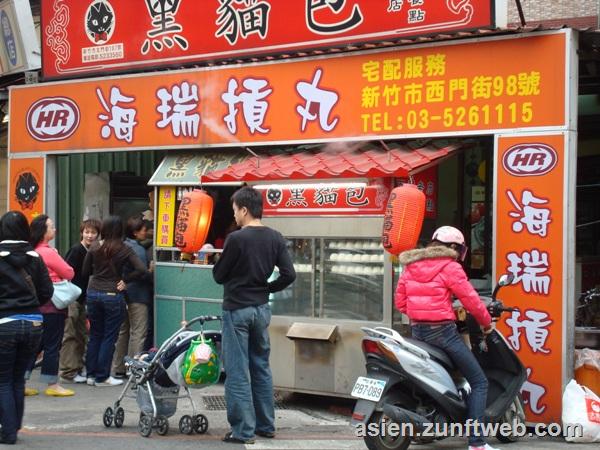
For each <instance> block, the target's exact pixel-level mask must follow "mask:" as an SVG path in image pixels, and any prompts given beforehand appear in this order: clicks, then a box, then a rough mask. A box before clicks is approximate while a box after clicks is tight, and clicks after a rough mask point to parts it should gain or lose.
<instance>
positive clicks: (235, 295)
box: [0, 187, 494, 450]
mask: <svg viewBox="0 0 600 450" xmlns="http://www.w3.org/2000/svg"><path fill="white" fill-rule="evenodd" d="M231 203H232V209H233V215H234V220H235V224H236V226H238V227H240V229H239V230H236V231H231V232H230V233H229V234H228V235H227V237H226V239H225V240H224V246H223V252H222V254H221V257H220V258H219V259H218V260H217V261H216V262H215V264H214V266H213V277H214V279H215V281H216V282H217V283H219V284H223V286H224V289H223V305H222V308H223V329H222V359H223V362H224V368H225V372H226V374H227V376H226V379H225V399H226V406H227V420H228V422H229V424H230V426H231V430H230V431H229V432H228V433H227V434H226V435H225V436H224V437H223V441H225V442H230V443H237V444H250V443H253V442H254V437H255V436H262V437H266V438H273V437H275V432H276V429H275V415H274V397H273V380H272V375H271V369H270V366H269V356H270V342H269V333H268V327H269V324H270V321H271V310H270V306H269V303H268V299H269V294H270V293H272V292H277V291H281V290H283V289H285V288H286V287H287V286H289V285H290V284H291V283H292V282H293V281H294V279H295V277H296V273H295V271H294V266H293V264H292V261H291V257H290V254H289V251H288V249H287V244H286V240H285V239H284V238H283V236H282V235H281V234H280V233H279V232H277V231H275V230H272V229H270V228H268V227H266V226H264V225H263V224H262V222H261V218H262V209H263V204H262V196H261V194H260V193H259V192H258V191H257V190H255V189H253V188H251V187H243V188H241V189H239V190H238V191H236V192H235V193H234V194H233V196H232V199H231ZM147 232H148V226H147V225H146V224H145V223H144V221H143V220H142V218H135V217H134V218H131V219H129V221H128V222H127V226H126V229H125V227H124V225H123V222H122V220H121V218H119V217H116V216H111V217H108V218H107V219H105V220H104V222H103V223H102V224H100V223H99V222H98V221H97V220H88V221H84V222H83V223H82V224H81V241H80V242H79V243H78V244H76V245H75V246H73V247H72V248H71V249H70V250H69V252H68V253H67V255H66V259H63V258H62V257H61V256H60V255H59V254H58V252H57V251H56V249H54V248H52V247H50V245H49V242H50V241H51V240H52V239H53V238H54V236H55V233H56V229H55V227H54V223H53V221H52V220H51V219H50V218H49V217H48V216H46V215H40V216H38V217H36V218H35V219H34V220H33V221H32V222H31V225H30V224H29V223H28V222H27V219H26V218H25V216H24V215H23V214H22V213H20V212H16V211H10V212H8V213H6V214H4V215H3V216H2V218H0V424H1V426H2V428H1V432H0V443H6V444H14V443H15V441H16V439H17V432H18V430H19V429H20V428H21V421H22V418H23V406H24V395H25V379H26V378H28V377H29V374H30V373H31V371H32V369H33V367H34V365H35V360H36V356H37V355H38V354H39V353H41V352H43V361H42V367H41V381H42V382H44V383H47V384H48V387H47V388H46V390H45V394H46V395H49V396H56V397H64V396H71V395H73V394H74V391H72V390H71V389H67V388H64V387H63V386H61V384H60V383H61V382H76V383H77V382H86V383H87V384H88V385H91V386H116V385H119V384H122V383H123V380H122V379H119V377H120V376H121V377H124V375H125V374H124V372H125V367H124V364H123V358H124V357H125V355H130V356H134V354H136V353H138V352H140V351H141V350H144V345H145V344H144V342H145V340H146V334H147V330H148V317H149V309H150V305H151V304H152V272H153V264H152V263H151V262H150V261H149V259H148V257H147V252H146V250H145V248H144V247H143V246H142V245H141V243H142V242H144V241H146V240H147ZM125 233H126V239H125ZM466 252H467V247H466V245H465V239H464V236H463V234H462V233H461V232H460V231H459V230H457V229H456V228H453V227H448V226H445V227H441V228H439V229H437V230H436V232H435V233H434V235H433V237H432V239H431V242H430V243H429V245H428V246H427V247H426V248H424V249H416V250H410V251H407V252H404V253H402V254H401V255H400V261H401V263H402V265H403V266H404V267H405V270H404V272H403V273H402V275H401V276H400V278H399V281H398V285H397V288H396V292H395V305H396V308H397V309H398V310H399V311H400V312H402V313H404V314H406V315H408V317H409V318H410V320H411V325H412V333H413V336H414V337H415V338H416V339H418V340H422V341H425V342H428V343H429V344H430V345H433V346H438V347H440V348H441V349H442V350H444V351H445V352H447V354H448V355H449V357H450V358H451V359H452V360H453V362H454V364H455V365H456V366H457V367H458V368H459V370H460V371H461V372H462V373H463V374H464V376H465V377H466V378H467V380H468V381H469V383H470V385H471V387H472V392H471V394H470V395H469V397H468V400H467V403H468V416H469V418H470V419H474V420H476V421H478V422H479V423H481V422H482V421H483V419H484V417H483V416H484V412H485V411H484V410H485V399H486V396H487V388H488V385H487V380H486V378H485V375H484V374H483V372H482V369H481V367H480V366H479V363H478V362H477V360H476V359H475V357H474V356H473V354H472V353H471V351H470V350H469V349H468V348H467V347H466V345H465V344H464V342H463V341H462V339H461V337H460V336H459V334H458V332H457V330H456V325H455V324H454V320H455V313H454V311H453V309H452V303H451V297H452V294H454V295H456V296H457V297H458V298H459V299H460V300H461V302H462V303H463V305H464V306H465V308H467V310H469V312H470V313H471V314H472V315H473V316H474V317H475V318H476V320H477V321H478V322H479V324H480V325H481V327H482V330H483V333H484V334H489V333H491V332H492V330H493V328H494V324H493V322H492V321H491V318H490V315H489V313H488V312H487V310H486V309H485V307H484V305H483V303H482V302H481V301H480V300H479V296H478V295H477V293H476V292H475V290H474V289H473V287H472V286H471V284H470V283H469V281H468V279H467V276H466V274H465V272H464V270H463V268H462V267H461V265H460V262H462V261H463V260H464V256H465V254H466ZM275 267H277V268H278V269H279V270H278V272H279V275H278V276H277V277H276V278H275V279H272V274H273V272H274V269H275ZM62 280H73V282H74V283H75V284H77V285H78V286H79V287H80V288H81V289H82V295H81V297H80V298H79V299H78V301H77V302H75V303H73V304H72V305H70V306H69V308H68V311H65V310H61V309H59V308H57V307H56V306H55V305H54V304H53V302H52V301H51V298H52V295H53V290H54V285H53V283H58V282H61V281H62ZM84 304H85V307H84ZM86 314H87V318H88V320H89V325H90V329H89V342H88V343H87V351H86V352H85V357H84V349H85V348H86V342H85V341H86ZM61 345H62V350H61ZM115 348H116V351H115ZM59 369H60V372H61V373H60V376H59ZM111 370H112V373H111ZM32 393H35V392H32ZM469 449H470V450H494V449H493V448H492V447H491V446H489V444H487V443H486V442H485V440H484V439H483V437H480V436H478V435H477V436H473V437H469Z"/></svg>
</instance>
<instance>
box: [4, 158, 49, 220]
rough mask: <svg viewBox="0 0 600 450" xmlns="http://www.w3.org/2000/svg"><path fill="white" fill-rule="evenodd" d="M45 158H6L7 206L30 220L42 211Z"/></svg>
mask: <svg viewBox="0 0 600 450" xmlns="http://www.w3.org/2000/svg"><path fill="white" fill-rule="evenodd" d="M44 163H45V158H27V159H9V160H8V173H9V175H8V180H9V184H8V208H9V209H10V210H11V211H21V212H22V213H23V214H25V215H26V216H27V218H28V219H29V220H30V221H31V220H32V219H33V218H34V217H36V216H38V215H40V214H42V213H43V212H44V191H45V188H44V184H45V176H44Z"/></svg>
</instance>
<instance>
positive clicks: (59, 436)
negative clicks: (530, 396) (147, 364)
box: [17, 372, 598, 450]
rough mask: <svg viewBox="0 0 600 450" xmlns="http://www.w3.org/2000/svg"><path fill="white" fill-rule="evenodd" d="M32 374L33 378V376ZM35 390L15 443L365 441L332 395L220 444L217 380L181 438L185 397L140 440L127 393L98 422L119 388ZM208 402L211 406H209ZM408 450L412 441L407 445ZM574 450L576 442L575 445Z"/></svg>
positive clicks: (106, 445)
mask: <svg viewBox="0 0 600 450" xmlns="http://www.w3.org/2000/svg"><path fill="white" fill-rule="evenodd" d="M38 376H39V375H38V373H37V372H36V373H34V375H33V377H32V379H33V380H37V379H38ZM28 386H29V387H34V388H37V389H39V390H40V394H39V395H37V396H33V397H27V398H26V404H25V418H24V424H23V430H22V431H21V433H20V434H19V440H18V441H17V445H18V446H17V448H19V447H21V448H26V449H28V450H29V449H32V450H37V449H40V450H41V449H44V450H47V449H49V448H60V449H61V450H87V449H93V450H96V449H98V450H104V449H106V450H114V448H119V449H120V450H126V449H130V448H131V449H136V450H137V449H139V448H140V446H143V449H144V450H154V449H157V450H158V449H160V450H163V449H164V450H167V449H168V450H173V445H176V448H177V450H188V449H190V450H191V449H194V450H197V449H198V448H200V449H211V450H212V449H228V448H229V449H236V448H237V449H243V448H244V447H245V448H247V449H253V450H273V449H291V450H308V449H320V450H330V449H331V450H337V449H342V450H354V449H365V448H366V446H365V445H364V443H363V441H362V439H360V438H357V437H356V436H355V434H354V429H353V428H352V427H350V426H349V421H350V414H351V411H352V405H353V402H352V401H351V400H347V399H335V398H329V397H320V396H309V395H290V394H286V393H282V394H280V395H279V397H278V398H280V399H281V401H278V402H277V405H278V406H279V407H278V408H277V409H276V411H275V415H276V425H277V437H276V438H275V439H263V438H258V439H257V440H256V443H255V444H252V445H246V446H243V445H239V444H237V445H236V444H226V443H223V442H221V438H222V437H223V435H224V434H225V433H226V432H227V431H228V430H229V427H228V424H227V417H226V412H225V410H224V408H223V406H224V399H223V395H224V388H223V385H222V384H217V385H215V386H211V387H208V388H206V389H202V390H193V391H192V397H193V399H194V401H195V402H196V406H197V408H198V410H199V412H201V413H203V414H204V415H205V416H206V417H207V418H208V422H209V428H208V432H207V433H206V434H203V435H197V434H194V435H183V434H181V433H180V432H179V427H178V423H179V419H180V417H181V416H182V415H184V414H190V415H191V414H192V410H191V407H190V404H189V402H188V401H187V400H182V399H180V400H179V402H178V405H177V412H176V413H175V415H174V416H173V417H171V418H170V419H169V424H170V429H169V432H168V434H167V435H166V436H159V435H158V434H157V433H156V432H155V431H153V433H152V435H151V436H150V437H149V438H144V437H141V436H140V435H139V433H138V429H137V424H138V418H139V408H138V407H137V404H136V401H135V399H131V398H126V399H125V400H124V401H123V402H122V404H121V406H122V407H123V408H124V410H125V421H124V425H123V428H119V429H117V428H115V427H114V426H112V427H110V428H106V427H105V426H104V425H103V424H102V415H103V412H104V410H105V408H106V407H107V406H113V404H114V402H115V401H116V399H117V398H118V396H119V394H120V393H121V390H122V386H120V387H93V386H87V385H85V384H76V385H75V384H73V385H71V384H69V385H65V386H66V387H69V388H71V389H74V390H75V391H76V394H75V395H74V396H73V397H64V398H56V397H48V396H46V395H44V393H43V390H44V386H43V385H41V384H40V383H38V382H37V381H33V382H32V383H29V384H28ZM207 404H208V405H209V407H212V408H220V409H216V410H212V409H211V410H207ZM492 441H493V442H490V444H491V445H493V446H494V447H499V448H501V449H510V450H521V449H530V448H539V449H559V448H562V447H563V446H564V445H565V444H566V443H565V441H564V440H563V439H560V438H524V439H523V440H521V441H519V442H518V443H514V444H499V443H498V442H497V441H496V440H495V439H493V440H492ZM411 448H413V446H411ZM414 448H417V449H420V450H434V449H437V450H449V449H466V448H467V445H466V441H465V439H459V438H453V439H446V440H443V441H438V442H436V443H434V444H431V445H419V446H416V445H415V446H414ZM573 448H575V447H573ZM577 448H578V449H579V448H581V449H582V450H584V449H587V448H589V449H591V448H594V449H596V448H598V445H597V444H580V445H578V446H577Z"/></svg>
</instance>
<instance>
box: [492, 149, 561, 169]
mask: <svg viewBox="0 0 600 450" xmlns="http://www.w3.org/2000/svg"><path fill="white" fill-rule="evenodd" d="M557 162H558V155H557V153H556V150H554V149H553V148H552V147H550V146H549V145H546V144H539V143H535V144H519V145H514V146H512V147H511V148H509V149H508V150H507V151H506V153H504V157H503V158H502V166H503V167H504V170H506V171H507V172H508V173H510V174H511V175H515V176H517V177H528V176H529V177H531V176H537V175H544V174H546V173H548V172H550V171H551V170H552V169H554V167H555V166H556V163H557Z"/></svg>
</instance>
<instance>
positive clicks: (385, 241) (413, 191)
mask: <svg viewBox="0 0 600 450" xmlns="http://www.w3.org/2000/svg"><path fill="white" fill-rule="evenodd" d="M424 217H425V194H424V193H423V192H421V191H420V190H419V188H418V187H417V186H415V185H414V184H403V185H402V186H398V187H396V188H394V189H392V192H391V194H390V198H389V200H388V204H387V207H386V208H385V216H384V219H383V232H382V236H381V243H382V245H383V248H385V249H386V250H387V251H388V252H389V253H391V254H393V255H397V254H399V253H401V252H403V251H405V250H410V249H413V248H415V246H416V245H417V241H418V240H419V235H420V234H421V227H422V226H423V218H424Z"/></svg>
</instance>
